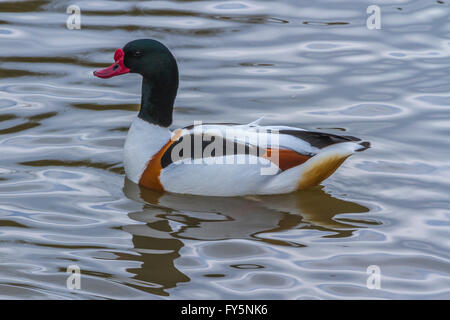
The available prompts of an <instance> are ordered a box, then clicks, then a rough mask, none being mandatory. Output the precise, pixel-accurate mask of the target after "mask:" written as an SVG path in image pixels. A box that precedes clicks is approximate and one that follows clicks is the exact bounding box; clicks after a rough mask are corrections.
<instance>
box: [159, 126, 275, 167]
mask: <svg viewBox="0 0 450 320" xmlns="http://www.w3.org/2000/svg"><path fill="white" fill-rule="evenodd" d="M209 138H210V139H205V135H204V134H188V135H184V136H182V137H180V138H179V139H178V140H177V141H175V142H174V143H173V144H172V145H170V147H169V148H167V150H166V152H164V154H163V156H162V157H161V167H162V168H165V167H167V166H169V165H170V164H171V163H173V162H175V161H179V160H184V159H187V158H190V159H198V158H203V155H204V152H205V148H206V147H207V146H209V145H210V144H212V143H221V145H222V148H221V149H222V154H217V155H216V149H212V152H211V154H208V155H207V156H212V157H216V156H225V155H237V154H250V153H251V154H253V155H256V156H260V155H262V154H264V153H265V152H266V150H265V149H264V150H263V149H261V148H258V147H256V146H253V145H250V144H244V143H241V142H237V141H231V140H227V139H225V138H224V137H222V136H209ZM184 139H189V140H190V142H186V144H189V149H188V151H189V152H184V150H183V148H181V150H180V152H179V154H174V155H173V154H172V153H173V152H174V148H175V147H176V146H177V145H179V144H180V143H185V142H184ZM216 139H218V140H216ZM199 141H201V153H200V154H196V153H195V145H194V144H195V143H199ZM216 141H217V142H216ZM180 147H181V146H180ZM218 153H219V152H218ZM174 160H175V161H174Z"/></svg>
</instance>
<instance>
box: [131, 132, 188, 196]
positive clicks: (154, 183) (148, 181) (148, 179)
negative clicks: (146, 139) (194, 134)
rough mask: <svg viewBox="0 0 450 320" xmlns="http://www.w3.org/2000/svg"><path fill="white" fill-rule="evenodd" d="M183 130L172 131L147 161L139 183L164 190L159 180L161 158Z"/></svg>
mask: <svg viewBox="0 0 450 320" xmlns="http://www.w3.org/2000/svg"><path fill="white" fill-rule="evenodd" d="M182 131H183V130H182V129H179V130H177V131H175V132H174V135H173V137H172V139H170V140H169V141H168V142H167V143H166V144H165V145H164V146H163V147H162V148H161V150H159V151H158V152H157V153H156V154H155V155H154V156H153V157H152V158H151V160H150V161H149V162H148V164H147V168H145V170H144V172H143V173H142V176H141V179H139V185H140V186H143V187H146V188H150V189H153V190H158V191H164V187H163V185H162V184H161V180H159V175H160V174H161V170H162V166H161V158H162V156H163V155H164V152H166V150H167V149H168V148H169V147H170V146H171V145H172V144H173V143H174V142H175V141H177V140H178V138H179V137H180V136H181V132H182Z"/></svg>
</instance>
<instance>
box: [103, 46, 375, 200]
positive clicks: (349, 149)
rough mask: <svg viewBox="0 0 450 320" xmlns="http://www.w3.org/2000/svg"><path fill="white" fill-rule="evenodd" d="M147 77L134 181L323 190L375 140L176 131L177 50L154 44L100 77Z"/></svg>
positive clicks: (241, 191) (120, 55) (233, 129)
mask: <svg viewBox="0 0 450 320" xmlns="http://www.w3.org/2000/svg"><path fill="white" fill-rule="evenodd" d="M127 73H137V74H140V75H141V76H142V91H141V104H140V109H139V112H138V114H137V117H136V118H135V119H134V120H133V122H132V123H131V126H130V129H129V130H128V133H127V137H126V139H125V144H124V148H123V149H124V169H125V174H126V177H127V178H128V179H129V180H130V181H131V182H133V183H135V184H137V185H139V186H141V187H144V188H149V189H152V190H155V191H160V192H171V193H178V194H189V195H201V196H225V197H232V196H250V195H268V194H284V193H291V192H294V191H297V190H303V189H307V188H310V187H313V186H317V185H319V184H320V183H322V181H324V180H325V179H327V178H328V177H330V176H331V175H332V174H333V173H334V172H335V171H336V169H337V168H338V167H340V166H341V165H342V163H343V162H344V161H345V160H346V159H347V158H348V157H350V156H351V155H352V154H354V153H355V152H361V151H364V150H366V149H368V148H370V142H368V141H362V140H361V139H359V138H356V137H353V136H347V135H345V136H344V135H336V134H331V133H325V132H320V131H310V130H306V129H302V128H297V127H292V126H285V125H261V124H260V122H261V120H262V118H260V119H258V120H256V121H253V122H251V123H247V124H239V123H203V122H201V121H194V123H193V124H192V125H189V126H186V127H183V128H177V129H174V130H171V128H170V126H171V125H172V118H173V108H174V102H175V98H176V95H177V91H178V85H179V72H178V65H177V62H176V60H175V57H174V56H173V54H172V53H171V52H170V50H169V49H168V48H167V47H166V46H165V45H164V44H162V43H161V42H159V41H157V40H154V39H138V40H133V41H131V42H128V43H127V44H126V45H125V46H124V47H123V48H119V49H117V50H116V51H115V53H114V63H113V64H112V65H111V66H109V67H107V68H104V69H101V70H97V71H94V76H96V77H99V78H103V79H106V78H112V77H115V76H119V75H123V74H127Z"/></svg>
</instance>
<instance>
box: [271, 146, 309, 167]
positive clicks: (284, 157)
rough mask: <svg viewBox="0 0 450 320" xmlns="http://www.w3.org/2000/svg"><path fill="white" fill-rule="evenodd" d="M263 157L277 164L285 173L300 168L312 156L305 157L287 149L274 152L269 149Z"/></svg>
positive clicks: (274, 150)
mask: <svg viewBox="0 0 450 320" xmlns="http://www.w3.org/2000/svg"><path fill="white" fill-rule="evenodd" d="M276 153H278V155H277V154H276ZM263 157H264V158H266V159H268V160H270V161H272V162H273V163H275V164H276V165H277V166H278V167H280V169H281V170H283V171H284V170H287V169H290V168H293V167H296V166H299V165H301V164H302V163H305V162H306V161H308V160H309V159H311V157H310V156H305V155H303V154H300V153H298V152H295V151H292V150H287V149H273V150H272V149H271V148H268V149H267V150H266V153H265V154H264V155H263Z"/></svg>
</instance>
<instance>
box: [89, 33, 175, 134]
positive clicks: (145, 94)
mask: <svg viewBox="0 0 450 320" xmlns="http://www.w3.org/2000/svg"><path fill="white" fill-rule="evenodd" d="M114 60H115V63H114V64H113V65H111V66H110V67H108V68H106V69H103V70H99V71H96V72H94V75H95V76H97V77H100V78H111V77H114V76H117V75H120V74H124V73H138V74H140V75H142V76H143V81H142V98H141V110H140V111H139V117H140V118H141V119H143V120H146V121H148V122H150V123H154V124H157V125H160V126H164V127H168V126H169V125H170V124H171V123H172V112H173V103H174V101H175V96H176V94H177V90H178V67H177V62H176V61H175V58H174V57H173V55H172V53H171V52H170V51H169V49H167V47H166V46H165V45H163V44H162V43H161V42H159V41H156V40H153V39H140V40H134V41H131V42H128V43H127V44H126V45H125V46H124V47H123V49H117V50H116V52H115V54H114Z"/></svg>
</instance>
